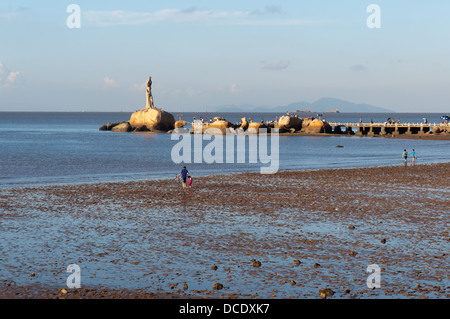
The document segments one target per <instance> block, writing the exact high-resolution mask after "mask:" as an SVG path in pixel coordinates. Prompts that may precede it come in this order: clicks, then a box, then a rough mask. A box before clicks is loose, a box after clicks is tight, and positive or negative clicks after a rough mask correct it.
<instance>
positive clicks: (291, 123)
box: [278, 115, 303, 131]
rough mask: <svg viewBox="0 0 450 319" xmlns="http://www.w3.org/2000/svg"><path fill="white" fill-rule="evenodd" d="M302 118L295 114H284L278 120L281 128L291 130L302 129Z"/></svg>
mask: <svg viewBox="0 0 450 319" xmlns="http://www.w3.org/2000/svg"><path fill="white" fill-rule="evenodd" d="M302 122H303V121H302V119H301V118H299V117H294V116H287V115H284V116H282V117H280V119H279V120H278V128H279V129H280V130H288V131H289V130H291V129H294V130H295V131H300V130H301V129H302Z"/></svg>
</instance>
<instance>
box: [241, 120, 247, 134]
mask: <svg viewBox="0 0 450 319" xmlns="http://www.w3.org/2000/svg"><path fill="white" fill-rule="evenodd" d="M240 128H241V129H243V130H244V131H246V130H247V129H248V121H247V119H246V118H245V117H243V118H242V119H241V126H240Z"/></svg>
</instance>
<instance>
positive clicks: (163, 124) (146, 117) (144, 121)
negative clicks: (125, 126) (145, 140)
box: [129, 77, 175, 132]
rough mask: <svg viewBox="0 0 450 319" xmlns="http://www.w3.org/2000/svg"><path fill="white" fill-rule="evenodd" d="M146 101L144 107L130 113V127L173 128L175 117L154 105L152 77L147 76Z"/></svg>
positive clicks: (163, 129) (165, 129) (167, 129)
mask: <svg viewBox="0 0 450 319" xmlns="http://www.w3.org/2000/svg"><path fill="white" fill-rule="evenodd" d="M146 98H147V99H146V100H147V103H146V105H145V108H144V109H142V110H140V111H136V112H134V113H133V114H132V115H131V118H130V121H129V122H130V125H131V126H132V127H138V126H144V125H145V126H146V127H147V128H148V130H150V131H155V132H167V131H170V130H173V129H174V128H175V118H174V117H173V115H172V114H170V113H168V112H166V111H164V110H162V109H158V108H156V107H155V105H154V103H153V95H152V77H149V78H148V81H147V90H146Z"/></svg>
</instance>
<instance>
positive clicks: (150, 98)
mask: <svg viewBox="0 0 450 319" xmlns="http://www.w3.org/2000/svg"><path fill="white" fill-rule="evenodd" d="M146 95H147V104H146V105H145V108H146V109H154V108H155V105H154V104H153V95H152V77H151V76H150V77H149V78H148V81H147V92H146Z"/></svg>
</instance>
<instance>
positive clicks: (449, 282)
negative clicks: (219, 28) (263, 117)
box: [0, 162, 450, 299]
mask: <svg viewBox="0 0 450 319" xmlns="http://www.w3.org/2000/svg"><path fill="white" fill-rule="evenodd" d="M188 169H189V167H188ZM177 174H178V172H174V174H173V179H166V180H157V181H138V182H117V183H93V184H82V185H54V186H51V185H50V186H42V187H30V188H5V189H0V208H1V211H2V212H3V215H2V217H1V223H0V229H1V232H2V236H3V241H2V243H1V244H0V245H1V249H2V252H3V253H2V257H1V260H0V266H1V267H0V268H1V270H0V275H1V276H0V279H1V282H0V298H30V299H35V298H50V299H54V298H89V299H99V298H105V299H114V298H164V299H165V298H255V299H258V298H269V299H271V298H273V299H317V298H321V295H320V294H319V290H321V289H325V288H328V289H330V290H331V291H332V294H330V295H328V296H327V298H332V299H353V298H355V299H384V298H387V299H403V298H408V299H411V298H412V299H419V298H430V299H445V298H449V297H450V279H449V275H448V269H449V266H450V262H449V255H448V253H449V247H450V236H449V232H448V220H449V213H450V209H449V206H448V198H449V195H450V194H449V193H450V188H449V185H450V183H449V182H450V163H449V162H448V163H437V164H416V165H412V164H411V163H410V162H409V163H408V165H407V166H404V165H403V164H401V165H394V166H387V167H371V168H348V169H323V170H305V171H283V172H278V173H276V174H271V175H262V174H259V173H240V174H229V175H214V176H205V177H199V178H195V172H191V174H192V175H193V176H194V179H193V187H192V188H191V189H187V190H183V189H182V187H181V184H180V182H179V181H177V180H176V179H175V176H176V175H177ZM70 264H77V265H79V267H80V268H81V287H80V288H68V287H67V285H66V279H67V278H68V276H69V274H70V273H68V272H67V271H66V269H67V267H68V265H70ZM373 265H375V266H376V267H379V268H378V269H379V275H380V276H379V279H380V280H381V281H380V286H379V287H375V288H373V287H372V288H371V287H369V285H368V277H369V276H370V274H371V273H370V272H369V271H368V268H370V266H372V268H373ZM372 268H371V269H372Z"/></svg>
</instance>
